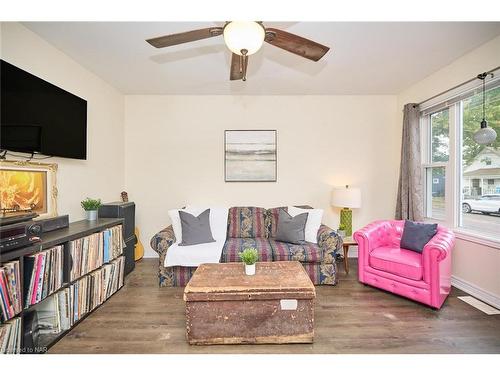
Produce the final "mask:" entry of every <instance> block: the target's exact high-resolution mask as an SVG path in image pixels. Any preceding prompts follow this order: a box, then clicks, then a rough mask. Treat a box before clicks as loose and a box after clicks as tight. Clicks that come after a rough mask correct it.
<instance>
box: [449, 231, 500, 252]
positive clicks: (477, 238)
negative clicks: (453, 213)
mask: <svg viewBox="0 0 500 375" xmlns="http://www.w3.org/2000/svg"><path fill="white" fill-rule="evenodd" d="M453 232H455V236H456V237H457V238H458V239H461V240H464V241H469V242H474V243H477V244H480V245H484V246H488V247H492V248H495V249H500V238H498V237H493V236H488V235H486V234H483V233H478V232H474V231H471V230H467V229H463V228H455V229H453Z"/></svg>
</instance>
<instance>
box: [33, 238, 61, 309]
mask: <svg viewBox="0 0 500 375" xmlns="http://www.w3.org/2000/svg"><path fill="white" fill-rule="evenodd" d="M63 251H64V249H63V246H62V245H59V246H56V247H53V248H51V249H48V250H44V251H41V252H39V253H36V254H33V255H30V256H27V257H25V258H24V277H25V279H24V295H25V298H26V301H25V306H31V305H34V304H35V303H38V302H40V301H41V300H43V299H44V298H46V297H47V296H48V295H50V294H52V293H54V292H55V291H56V290H58V289H60V288H61V287H62V284H63Z"/></svg>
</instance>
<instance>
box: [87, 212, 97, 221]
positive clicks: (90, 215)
mask: <svg viewBox="0 0 500 375" xmlns="http://www.w3.org/2000/svg"><path fill="white" fill-rule="evenodd" d="M85 218H86V219H87V220H89V221H95V220H97V210H93V211H85Z"/></svg>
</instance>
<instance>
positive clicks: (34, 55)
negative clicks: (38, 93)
mask: <svg viewBox="0 0 500 375" xmlns="http://www.w3.org/2000/svg"><path fill="white" fill-rule="evenodd" d="M1 57H2V59H4V60H6V61H8V62H10V63H12V64H14V65H16V66H18V67H19V68H21V69H24V70H26V71H28V72H30V73H32V74H34V75H36V76H38V77H40V78H43V79H45V80H47V81H49V82H50V83H53V84H54V85H56V86H59V87H61V88H63V89H65V90H67V91H69V92H71V93H73V94H75V95H78V96H80V97H82V98H83V99H85V100H87V160H74V159H64V158H51V159H47V160H44V162H47V163H57V164H58V166H59V170H58V172H57V180H58V183H57V186H58V190H59V198H58V212H59V213H60V214H69V215H70V220H71V221H76V220H79V219H81V218H83V210H82V209H81V207H80V201H81V200H82V199H83V198H85V197H87V196H90V197H100V198H102V199H103V201H111V200H119V198H120V192H121V191H122V190H123V186H124V174H125V172H124V162H123V154H124V131H123V111H124V108H123V106H124V97H123V95H122V94H121V93H119V92H118V91H117V90H116V89H114V88H113V87H111V86H110V85H108V84H107V83H106V82H104V81H103V80H102V79H100V78H99V77H97V76H96V75H94V74H93V73H91V72H89V71H88V70H86V69H84V68H83V67H82V66H81V65H79V64H78V63H77V62H75V61H74V60H72V59H71V58H69V57H68V56H67V55H65V54H64V53H62V52H61V51H59V50H58V49H56V48H55V47H53V46H52V45H50V44H48V43H47V42H46V41H44V40H43V39H41V38H40V37H38V36H37V35H36V34H34V33H33V32H31V31H30V30H28V29H27V28H25V27H24V26H22V25H21V24H19V23H6V22H3V23H2V24H1Z"/></svg>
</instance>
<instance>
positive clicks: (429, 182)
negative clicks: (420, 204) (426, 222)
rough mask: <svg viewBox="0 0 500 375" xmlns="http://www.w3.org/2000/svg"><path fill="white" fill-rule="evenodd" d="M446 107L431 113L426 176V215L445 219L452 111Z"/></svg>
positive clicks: (429, 117)
mask: <svg viewBox="0 0 500 375" xmlns="http://www.w3.org/2000/svg"><path fill="white" fill-rule="evenodd" d="M449 112H450V111H449V109H448V108H445V109H443V110H442V111H439V112H435V113H432V114H430V115H429V116H428V117H427V119H426V121H427V123H428V127H429V129H428V134H429V142H430V147H429V148H428V152H427V154H426V157H425V159H426V164H425V171H424V178H425V210H424V211H425V215H426V216H427V217H429V218H433V219H437V220H444V219H445V217H446V215H445V195H446V192H445V186H446V184H445V181H446V163H447V162H448V161H449V159H450V113H449Z"/></svg>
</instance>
